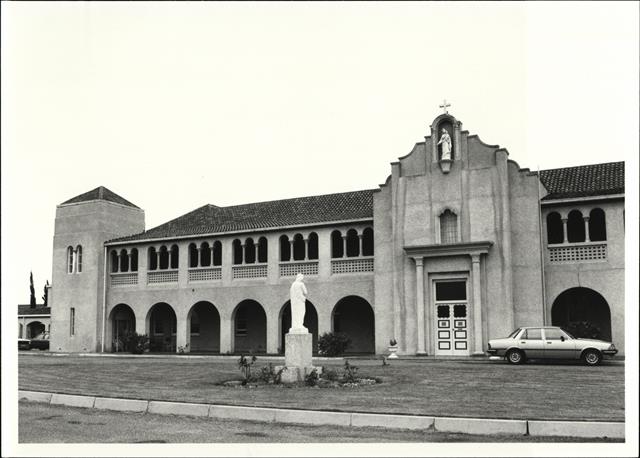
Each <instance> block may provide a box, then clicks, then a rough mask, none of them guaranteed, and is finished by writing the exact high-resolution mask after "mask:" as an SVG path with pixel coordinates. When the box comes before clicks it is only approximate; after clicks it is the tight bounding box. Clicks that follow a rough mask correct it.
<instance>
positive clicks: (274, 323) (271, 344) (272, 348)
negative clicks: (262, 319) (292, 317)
mask: <svg viewBox="0 0 640 458" xmlns="http://www.w3.org/2000/svg"><path fill="white" fill-rule="evenodd" d="M265 312H266V313H267V353H269V354H272V355H273V354H276V353H278V340H280V333H279V332H278V324H279V323H278V321H279V320H278V313H277V312H276V313H269V309H268V308H267V309H266V310H265ZM286 331H287V332H288V331H289V330H288V329H287V330H286ZM283 350H284V349H283Z"/></svg>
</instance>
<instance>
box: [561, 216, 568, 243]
mask: <svg viewBox="0 0 640 458" xmlns="http://www.w3.org/2000/svg"><path fill="white" fill-rule="evenodd" d="M562 237H563V242H562V243H567V218H562Z"/></svg>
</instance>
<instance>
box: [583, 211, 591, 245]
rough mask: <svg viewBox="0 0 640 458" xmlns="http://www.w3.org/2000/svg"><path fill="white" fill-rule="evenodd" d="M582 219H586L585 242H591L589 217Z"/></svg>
mask: <svg viewBox="0 0 640 458" xmlns="http://www.w3.org/2000/svg"><path fill="white" fill-rule="evenodd" d="M582 219H584V241H585V242H590V241H591V238H590V237H589V217H588V216H584V217H583V218H582Z"/></svg>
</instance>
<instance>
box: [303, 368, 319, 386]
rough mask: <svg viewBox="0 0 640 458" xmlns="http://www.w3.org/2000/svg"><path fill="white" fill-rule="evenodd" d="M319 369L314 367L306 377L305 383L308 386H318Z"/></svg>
mask: <svg viewBox="0 0 640 458" xmlns="http://www.w3.org/2000/svg"><path fill="white" fill-rule="evenodd" d="M319 378H320V377H318V371H317V370H315V369H313V370H312V371H311V372H309V373H308V374H307V375H306V376H305V377H304V384H305V385H307V386H316V385H317V384H318V379H319Z"/></svg>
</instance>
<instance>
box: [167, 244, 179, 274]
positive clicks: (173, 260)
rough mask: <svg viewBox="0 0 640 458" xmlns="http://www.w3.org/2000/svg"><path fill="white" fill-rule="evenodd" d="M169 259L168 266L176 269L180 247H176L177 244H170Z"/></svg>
mask: <svg viewBox="0 0 640 458" xmlns="http://www.w3.org/2000/svg"><path fill="white" fill-rule="evenodd" d="M169 260H170V261H171V265H170V267H171V268H172V269H177V268H178V265H179V262H180V248H178V245H171V256H170V257H169Z"/></svg>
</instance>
